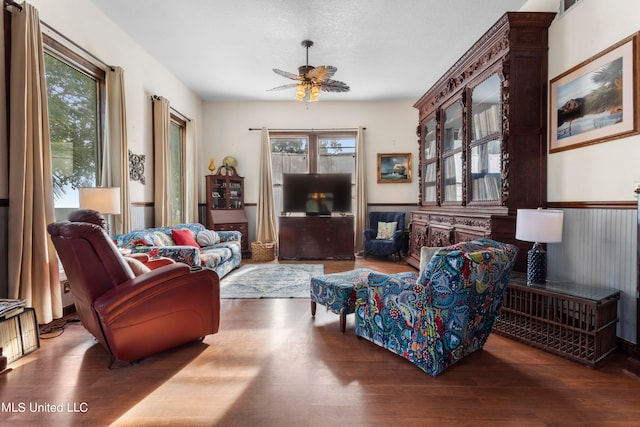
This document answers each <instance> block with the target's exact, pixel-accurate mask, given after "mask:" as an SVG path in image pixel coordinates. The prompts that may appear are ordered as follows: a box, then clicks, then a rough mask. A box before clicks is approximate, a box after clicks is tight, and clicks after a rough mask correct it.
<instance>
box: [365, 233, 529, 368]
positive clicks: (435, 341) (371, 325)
mask: <svg viewBox="0 0 640 427" xmlns="http://www.w3.org/2000/svg"><path fill="white" fill-rule="evenodd" d="M517 252H518V250H517V248H516V247H515V246H513V245H508V244H504V243H499V242H496V241H493V240H490V239H479V240H474V241H471V242H466V243H458V244H455V245H453V246H449V247H446V248H442V249H440V250H438V251H437V252H436V253H435V254H434V255H433V258H431V261H430V262H429V264H427V267H426V268H425V270H424V272H423V273H422V275H421V276H420V277H419V278H418V281H417V282H414V281H405V280H403V279H402V278H400V277H394V275H386V274H383V273H371V274H370V275H369V280H368V283H367V286H364V287H361V288H358V289H357V296H356V335H358V336H360V337H363V338H365V339H367V340H369V341H372V342H373V343H375V344H377V345H379V346H381V347H384V348H386V349H387V350H390V351H392V352H393V353H396V354H398V355H400V356H402V357H404V358H405V359H408V360H409V361H410V362H412V363H413V364H415V365H416V366H418V367H419V368H420V369H422V370H423V371H424V372H426V373H427V374H429V375H432V376H435V375H438V374H439V373H441V372H442V371H443V370H445V369H446V368H447V367H449V366H450V365H452V364H454V363H456V362H457V361H459V360H460V359H462V358H463V357H464V356H467V355H469V354H471V353H473V352H475V351H477V350H480V349H482V347H483V346H484V343H485V342H486V340H487V338H488V337H489V334H490V333H491V328H492V327H493V324H494V322H495V319H496V317H497V316H498V314H499V311H500V306H501V305H502V300H503V297H504V294H505V291H506V289H507V284H508V282H509V277H510V275H511V270H512V268H513V264H514V262H515V259H516V255H517Z"/></svg>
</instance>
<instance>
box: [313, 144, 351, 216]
mask: <svg viewBox="0 0 640 427" xmlns="http://www.w3.org/2000/svg"><path fill="white" fill-rule="evenodd" d="M318 172H319V173H350V174H351V206H355V197H356V139H355V137H353V136H352V137H348V136H347V137H318Z"/></svg>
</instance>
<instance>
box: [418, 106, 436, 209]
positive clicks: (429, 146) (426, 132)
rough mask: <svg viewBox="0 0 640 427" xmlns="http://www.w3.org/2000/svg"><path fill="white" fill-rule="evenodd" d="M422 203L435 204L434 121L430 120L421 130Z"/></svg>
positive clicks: (433, 119)
mask: <svg viewBox="0 0 640 427" xmlns="http://www.w3.org/2000/svg"><path fill="white" fill-rule="evenodd" d="M422 147H423V157H422V165H423V166H422V167H423V170H422V177H423V179H422V201H423V202H426V203H434V202H436V162H437V157H436V119H435V118H431V119H430V120H428V121H427V123H425V124H424V128H423V129H422Z"/></svg>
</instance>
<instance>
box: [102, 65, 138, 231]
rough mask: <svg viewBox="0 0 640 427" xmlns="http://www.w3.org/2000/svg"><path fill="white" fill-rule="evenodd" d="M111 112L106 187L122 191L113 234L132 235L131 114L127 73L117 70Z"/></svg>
mask: <svg viewBox="0 0 640 427" xmlns="http://www.w3.org/2000/svg"><path fill="white" fill-rule="evenodd" d="M106 92H107V111H106V115H105V116H106V124H105V138H104V147H103V151H102V176H101V177H102V179H101V185H102V186H103V187H120V208H121V214H120V215H110V216H109V219H110V222H111V224H110V228H111V230H112V234H121V233H126V232H129V231H131V206H130V203H129V145H128V143H127V111H126V104H125V98H124V71H123V70H122V68H120V67H113V69H110V70H108V71H107V78H106Z"/></svg>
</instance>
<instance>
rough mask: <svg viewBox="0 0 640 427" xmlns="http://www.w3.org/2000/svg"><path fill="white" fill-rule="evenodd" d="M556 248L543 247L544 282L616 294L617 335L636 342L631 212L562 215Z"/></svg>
mask: <svg viewBox="0 0 640 427" xmlns="http://www.w3.org/2000/svg"><path fill="white" fill-rule="evenodd" d="M563 210H564V225H563V233H562V243H556V244H549V245H547V272H548V274H547V276H548V278H549V279H559V280H569V281H572V282H576V283H581V284H585V285H592V286H597V287H613V288H616V289H620V291H621V298H620V301H619V302H618V318H619V322H618V330H617V335H618V336H619V337H621V338H623V339H624V340H626V341H629V342H634V343H635V341H636V287H637V284H636V271H637V268H638V266H637V260H636V251H637V245H638V242H637V228H638V224H637V210H636V209H563Z"/></svg>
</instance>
